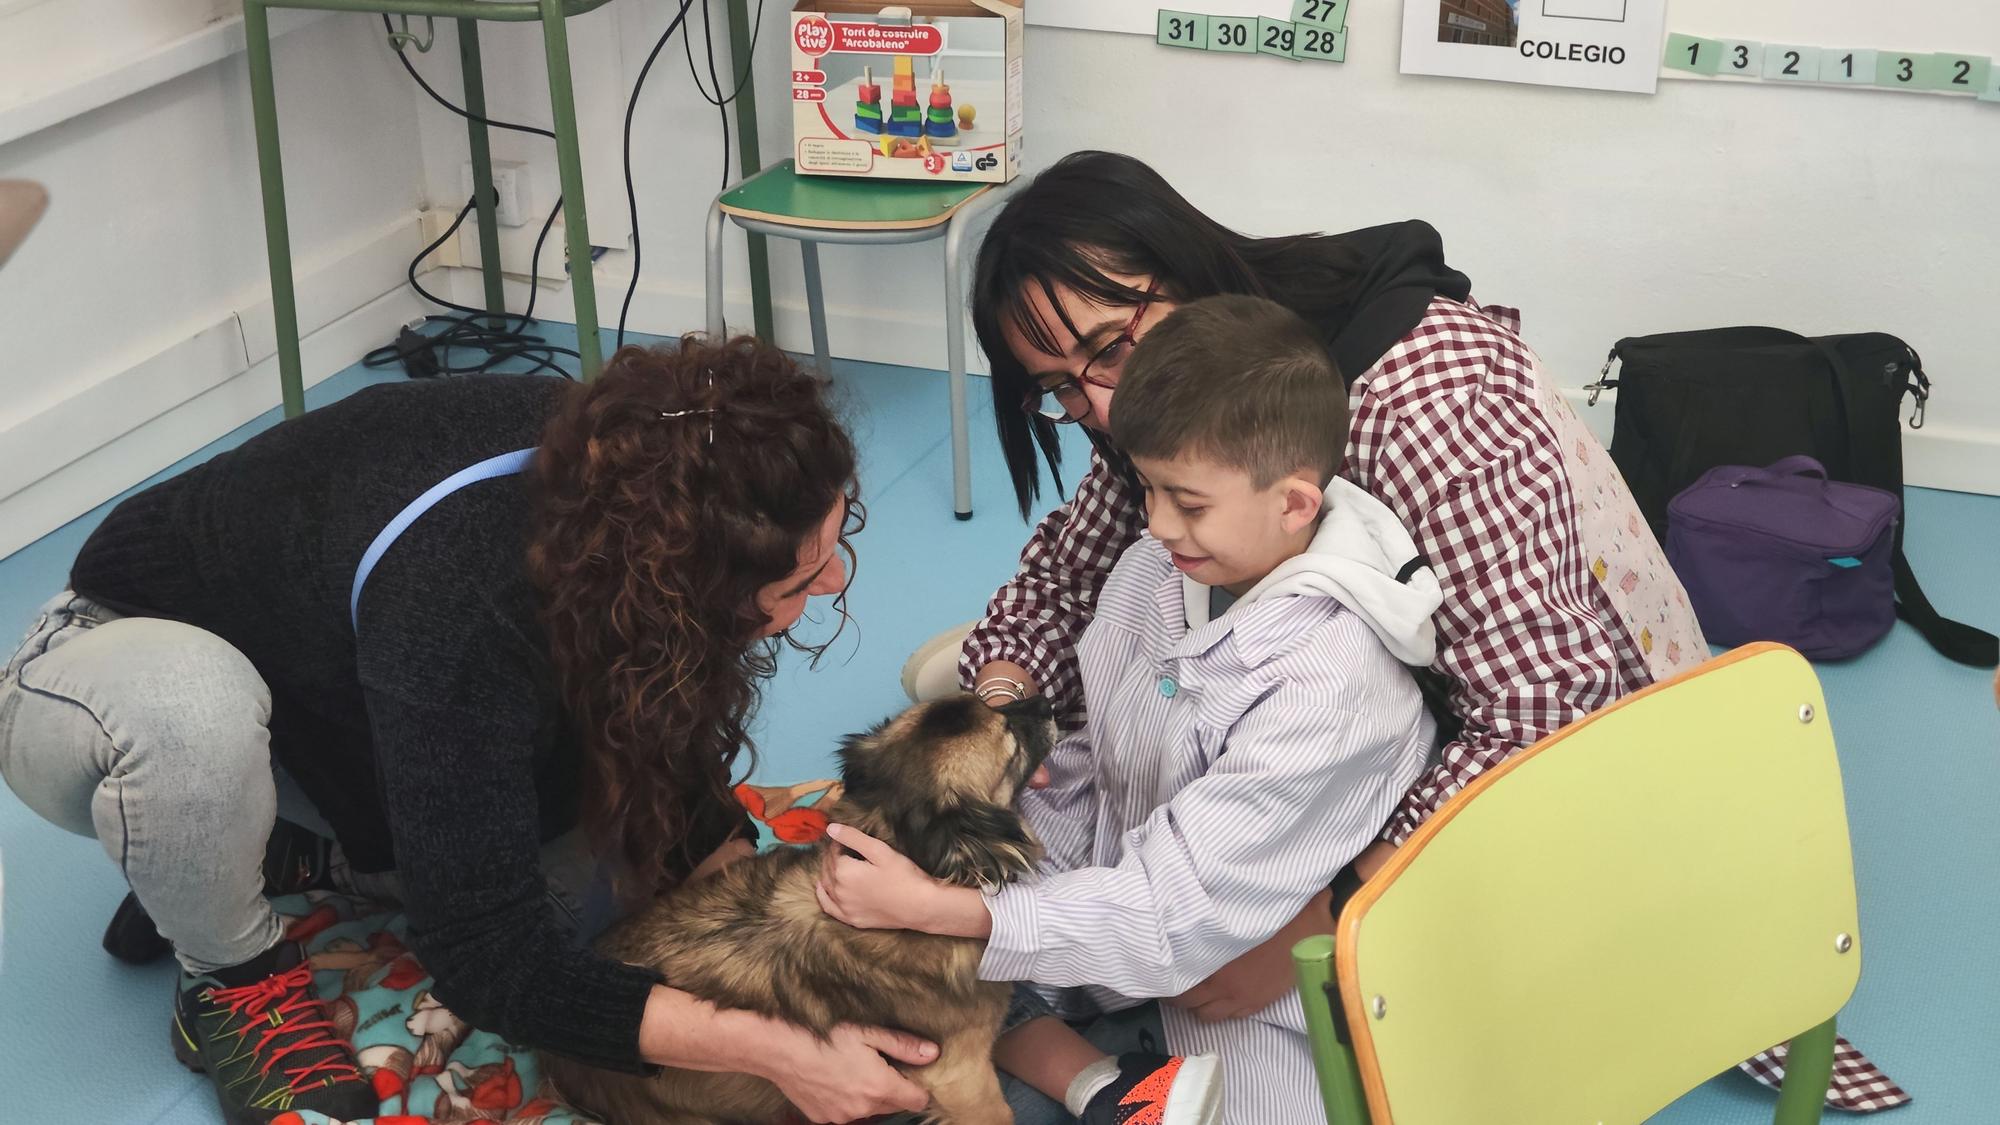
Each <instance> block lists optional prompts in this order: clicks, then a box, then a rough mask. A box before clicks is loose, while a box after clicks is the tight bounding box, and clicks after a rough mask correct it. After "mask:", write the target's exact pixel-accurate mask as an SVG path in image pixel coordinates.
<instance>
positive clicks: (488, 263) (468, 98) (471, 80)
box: [458, 19, 535, 316]
mask: <svg viewBox="0 0 2000 1125" xmlns="http://www.w3.org/2000/svg"><path fill="white" fill-rule="evenodd" d="M458 62H459V67H460V69H462V70H463V71H464V72H465V110H466V112H467V113H469V114H471V116H470V117H467V118H466V120H465V138H466V141H467V142H468V143H469V144H470V145H471V148H472V197H473V198H474V199H475V200H477V201H478V202H477V204H476V205H475V207H476V210H477V211H478V213H479V265H480V272H481V273H483V274H484V275H485V280H486V311H487V312H490V313H492V314H493V315H495V316H503V315H505V314H506V312H507V291H506V289H504V288H503V287H502V286H501V283H500V223H499V219H498V217H497V216H495V214H494V206H493V150H492V148H491V147H490V146H489V145H488V144H487V136H486V124H485V122H484V121H480V120H475V119H476V118H483V117H485V116H486V75H485V70H484V68H483V67H481V66H480V63H479V21H478V20H473V19H462V20H459V21H458ZM534 283H535V281H534V278H532V277H531V278H529V279H528V284H530V285H533V284H534Z"/></svg>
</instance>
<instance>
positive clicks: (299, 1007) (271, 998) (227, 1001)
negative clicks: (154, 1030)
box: [207, 961, 361, 1093]
mask: <svg viewBox="0 0 2000 1125" xmlns="http://www.w3.org/2000/svg"><path fill="white" fill-rule="evenodd" d="M312 979H313V970H312V965H311V964H309V963H307V962H304V961H301V962H299V963H298V964H297V965H294V966H292V967H291V968H290V969H287V970H285V971H284V972H282V973H273V974H272V975H270V976H268V977H265V978H264V979H263V980H260V981H258V982H256V983H255V984H246V985H242V986H240V987H237V988H212V989H209V990H208V992H207V998H208V1000H209V1001H210V1002H211V1003H215V1004H219V1005H221V1006H223V1007H225V1008H228V1009H229V1011H230V1013H231V1014H232V1015H235V1016H237V1017H238V1018H240V1019H242V1020H243V1026H242V1027H241V1028H239V1029H237V1031H236V1032H235V1035H236V1037H237V1038H238V1039H239V1040H242V1039H244V1038H246V1037H248V1036H249V1034H250V1032H251V1030H252V1029H253V1028H256V1027H258V1026H259V1025H263V1031H262V1032H261V1033H260V1034H259V1035H258V1037H257V1042H256V1043H255V1044H254V1045H253V1046H252V1047H251V1048H250V1050H251V1054H252V1055H254V1056H263V1055H264V1054H265V1052H266V1051H267V1050H268V1051H269V1052H270V1055H269V1057H268V1058H265V1059H264V1062H263V1065H261V1066H259V1067H258V1068H257V1073H258V1074H260V1075H263V1076H265V1077H269V1076H270V1074H271V1068H273V1067H275V1066H277V1064H278V1062H279V1060H281V1059H283V1058H284V1057H285V1056H287V1055H294V1054H297V1053H299V1052H301V1051H325V1052H326V1056H325V1057H322V1058H319V1059H301V1060H299V1062H300V1065H298V1066H291V1067H285V1068H283V1073H284V1075H285V1076H286V1078H287V1080H288V1081H287V1085H288V1086H289V1088H290V1089H291V1091H292V1092H293V1093H298V1092H299V1091H300V1090H301V1089H302V1088H303V1087H302V1085H301V1084H302V1083H303V1082H304V1081H305V1080H306V1079H307V1078H310V1077H312V1076H313V1075H315V1074H322V1073H323V1074H325V1075H326V1076H327V1077H326V1078H325V1080H324V1081H323V1082H322V1083H321V1085H331V1084H332V1083H335V1082H347V1081H353V1082H359V1081H360V1080H361V1071H360V1070H359V1069H357V1068H356V1067H355V1065H354V1064H353V1063H351V1062H348V1061H346V1060H345V1059H343V1058H342V1057H341V1055H342V1054H343V1053H344V1052H343V1051H342V1050H341V1049H342V1048H343V1047H345V1046H346V1044H345V1043H344V1042H343V1041H342V1040H341V1039H339V1038H338V1037H336V1036H334V1035H330V1034H328V1032H331V1031H333V1030H334V1027H333V1021H332V1020H330V1019H328V1018H327V1012H326V1007H325V1006H324V1005H322V1004H321V1003H320V1002H319V1001H318V1000H317V999H316V998H314V997H313V996H312V994H311V992H310V991H309V990H310V989H311V988H312ZM281 1036H290V1037H292V1038H291V1040H290V1041H289V1042H285V1043H278V1042H275V1041H276V1040H277V1039H279V1038H280V1037H281Z"/></svg>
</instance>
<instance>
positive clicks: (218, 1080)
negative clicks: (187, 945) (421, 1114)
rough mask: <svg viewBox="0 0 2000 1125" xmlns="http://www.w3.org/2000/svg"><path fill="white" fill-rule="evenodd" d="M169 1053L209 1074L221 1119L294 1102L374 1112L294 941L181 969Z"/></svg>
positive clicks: (294, 1107)
mask: <svg viewBox="0 0 2000 1125" xmlns="http://www.w3.org/2000/svg"><path fill="white" fill-rule="evenodd" d="M174 1057H175V1058H177V1059H179V1060H180V1061H181V1064H182V1065H183V1066H186V1067H187V1068H188V1069H189V1070H193V1071H196V1072H198V1073H205V1074H207V1075H208V1078H209V1081H210V1082H212V1083H214V1085H215V1093H216V1097H217V1098H218V1099H220V1101H221V1103H222V1119H223V1120H224V1121H225V1122H227V1123H228V1125H266V1123H268V1122H269V1121H271V1120H272V1119H273V1118H275V1117H277V1116H278V1115H279V1114H282V1113H285V1112H288V1111H299V1110H316V1111H318V1112H320V1113H323V1114H325V1115H327V1116H328V1117H331V1118H333V1119H334V1120H336V1121H354V1120H358V1119H363V1118H372V1117H374V1116H375V1113H376V1108H377V1105H378V1103H377V1101H376V1099H375V1090H374V1088H373V1087H372V1086H370V1085H369V1084H368V1083H367V1082H364V1081H362V1078H361V1069H360V1067H359V1066H357V1065H356V1064H355V1060H354V1047H353V1045H352V1044H350V1043H349V1042H348V1041H347V1040H345V1039H343V1038H341V1037H340V1035H339V1034H338V1033H337V1032H336V1031H334V1028H333V1021H332V1020H331V1019H329V1018H328V1016H327V1012H326V1008H325V1007H324V1006H323V1005H322V1004H321V1003H320V1001H319V999H318V997H316V996H315V995H314V994H313V973H312V966H311V965H309V964H307V963H306V960H305V952H304V950H302V949H300V948H299V945H298V943H297V942H290V941H281V942H279V943H278V944H277V945H275V946H273V947H272V948H271V950H270V952H268V953H265V954H264V955H263V956H261V957H259V958H257V959H256V960H254V961H249V962H246V963H245V964H242V965H236V966H232V967H230V968H227V969H219V970H217V971H216V972H213V973H208V974H204V975H201V976H196V975H194V974H191V973H185V972H184V973H182V974H181V980H180V987H179V989H178V990H177V991H176V992H175V994H174Z"/></svg>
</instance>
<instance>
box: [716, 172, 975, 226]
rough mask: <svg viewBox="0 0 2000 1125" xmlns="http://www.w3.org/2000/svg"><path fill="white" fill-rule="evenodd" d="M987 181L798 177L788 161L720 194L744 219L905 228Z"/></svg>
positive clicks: (935, 220)
mask: <svg viewBox="0 0 2000 1125" xmlns="http://www.w3.org/2000/svg"><path fill="white" fill-rule="evenodd" d="M993 186H994V185H992V184H967V183H941V182H940V183H930V182H925V181H921V180H871V179H864V178H861V177H858V176H801V175H799V174H798V172H797V171H796V170H795V169H794V167H793V163H792V161H790V160H784V161H781V162H779V163H777V164H773V165H771V166H770V167H769V168H766V169H764V170H763V171H762V172H759V173H757V174H756V175H754V176H752V177H750V178H749V179H747V180H745V181H743V182H742V183H741V184H739V185H737V186H736V188H735V189H733V190H731V191H730V192H728V193H726V194H725V195H723V197H722V209H723V211H725V212H727V213H728V214H731V215H740V216H742V217H744V218H746V219H763V220H765V221H767V222H773V223H784V224H788V225H791V226H801V227H833V228H844V229H853V230H909V229H914V228H919V227H929V226H936V225H938V224H939V223H942V222H945V221H946V220H948V219H950V218H951V215H952V212H954V211H956V210H958V209H959V208H960V207H962V206H964V205H965V203H966V201H967V200H969V199H971V198H973V197H974V196H976V195H978V194H979V193H980V192H983V191H985V190H987V189H988V188H991V187H993Z"/></svg>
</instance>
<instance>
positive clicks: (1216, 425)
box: [1111, 295, 1347, 488]
mask: <svg viewBox="0 0 2000 1125" xmlns="http://www.w3.org/2000/svg"><path fill="white" fill-rule="evenodd" d="M1111 439H1112V440H1113V441H1114V442H1116V443H1117V444H1118V446H1119V448H1121V449H1123V450H1124V451H1125V452H1126V453H1128V454H1133V455H1137V456H1140V457H1160V458H1172V457H1179V456H1184V455H1192V456H1198V457H1203V458H1206V459H1208V460H1211V461H1215V462H1218V463H1220V464H1223V465H1227V466H1229V467H1231V468H1235V469H1240V470H1242V471H1244V472H1246V473H1248V474H1250V478H1251V480H1252V481H1253V482H1254V483H1255V484H1256V486H1257V487H1258V488H1268V487H1270V486H1271V485H1272V484H1273V483H1275V482H1276V481H1277V480H1279V479H1280V478H1282V477H1284V476H1286V475H1288V474H1290V473H1294V472H1297V471H1298V470H1300V469H1308V470H1311V471H1312V472H1314V473H1315V474H1317V476H1318V479H1319V481H1320V483H1322V484H1323V483H1325V482H1326V481H1327V480H1329V479H1331V478H1332V477H1333V475H1334V473H1335V472H1337V471H1338V470H1339V468H1340V463H1341V458H1342V456H1343V455H1344V454H1345V452H1346V449H1347V386H1346V384H1345V382H1344V381H1343V380H1342V379H1341V377H1340V372H1339V371H1338V370H1336V369H1335V368H1334V364H1333V357H1332V356H1330V355H1328V354H1327V351H1326V345H1325V344H1324V343H1322V342H1321V340H1320V338H1319V336H1318V334H1317V333H1315V332H1314V331H1313V329H1312V327H1311V326H1310V325H1308V324H1306V322H1305V321H1304V320H1301V319H1300V318H1299V316H1298V314H1297V313H1294V312H1292V311H1291V310H1290V309H1288V308H1286V307H1285V306H1283V305H1281V304H1278V303H1277V302H1276V301H1269V300H1265V299H1264V298H1262V297H1244V296H1234V295H1230V296H1221V297H1205V298H1203V299H1201V300H1199V301H1195V302H1193V303H1191V304H1187V305H1183V306H1181V307H1180V308H1178V309H1176V310H1174V312H1173V314H1172V315H1171V316H1169V317H1167V318H1166V319H1165V320H1163V321H1161V322H1160V323H1159V324H1157V325H1155V326H1154V328H1153V330H1152V331H1151V332H1148V333H1146V335H1145V338H1144V339H1142V340H1140V342H1139V345H1138V347H1137V348H1136V349H1135V350H1134V351H1133V352H1132V357H1131V358H1130V359H1129V360H1127V361H1126V363H1125V371H1124V373H1123V374H1122V375H1121V376H1120V378H1119V380H1118V390H1117V393H1116V394H1115V395H1114V396H1113V398H1112V400H1111Z"/></svg>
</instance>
